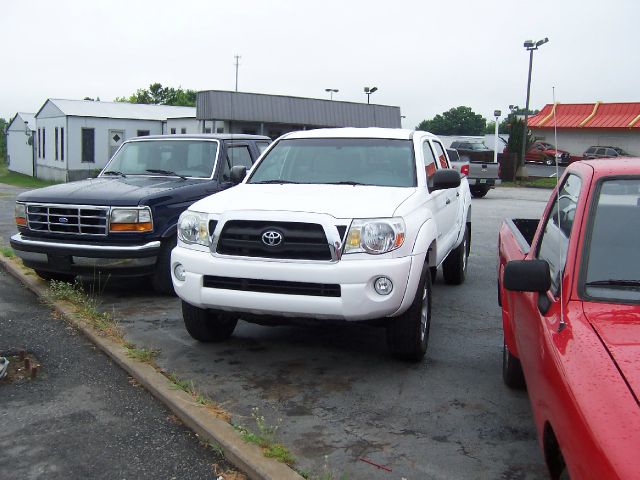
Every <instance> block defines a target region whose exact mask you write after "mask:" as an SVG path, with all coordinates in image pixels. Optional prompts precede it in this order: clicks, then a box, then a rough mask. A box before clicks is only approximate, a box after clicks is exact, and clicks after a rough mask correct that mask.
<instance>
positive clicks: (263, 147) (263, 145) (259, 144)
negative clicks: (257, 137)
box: [256, 142, 269, 153]
mask: <svg viewBox="0 0 640 480" xmlns="http://www.w3.org/2000/svg"><path fill="white" fill-rule="evenodd" d="M268 146H269V142H256V147H258V152H259V153H262V152H264V151H265V150H266V149H267V147H268Z"/></svg>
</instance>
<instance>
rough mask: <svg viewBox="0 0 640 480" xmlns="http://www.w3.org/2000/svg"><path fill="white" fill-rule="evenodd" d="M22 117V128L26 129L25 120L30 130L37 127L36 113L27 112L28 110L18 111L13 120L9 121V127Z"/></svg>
mask: <svg viewBox="0 0 640 480" xmlns="http://www.w3.org/2000/svg"><path fill="white" fill-rule="evenodd" d="M18 119H20V122H22V123H21V124H20V127H21V128H22V130H24V122H27V125H28V127H29V129H30V130H35V129H36V120H35V114H33V113H26V112H18V113H16V114H15V115H14V117H13V118H12V119H11V121H10V122H9V125H7V128H9V127H10V126H11V124H12V123H13V122H14V121H16V120H18Z"/></svg>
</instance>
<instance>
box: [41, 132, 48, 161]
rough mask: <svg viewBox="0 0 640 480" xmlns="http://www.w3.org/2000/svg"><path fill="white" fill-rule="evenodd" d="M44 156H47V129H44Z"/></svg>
mask: <svg viewBox="0 0 640 480" xmlns="http://www.w3.org/2000/svg"><path fill="white" fill-rule="evenodd" d="M42 158H47V129H46V128H43V129H42Z"/></svg>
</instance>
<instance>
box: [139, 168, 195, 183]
mask: <svg viewBox="0 0 640 480" xmlns="http://www.w3.org/2000/svg"><path fill="white" fill-rule="evenodd" d="M147 172H149V173H159V174H160V175H171V176H176V177H180V178H181V179H183V180H186V179H187V177H185V176H184V175H180V174H179V173H176V172H172V171H171V170H160V169H156V168H147Z"/></svg>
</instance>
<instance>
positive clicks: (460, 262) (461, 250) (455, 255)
mask: <svg viewBox="0 0 640 480" xmlns="http://www.w3.org/2000/svg"><path fill="white" fill-rule="evenodd" d="M469 231H470V229H469V227H468V226H466V225H465V227H464V238H463V239H462V242H460V245H458V246H457V247H456V248H455V249H453V251H452V252H451V253H449V255H448V256H447V258H446V259H445V261H444V263H443V264H442V273H443V275H444V282H445V283H446V284H448V285H460V284H461V283H463V282H464V278H465V275H466V272H467V260H468V258H469V243H470V240H471V239H470V238H469V237H470V234H469Z"/></svg>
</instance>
